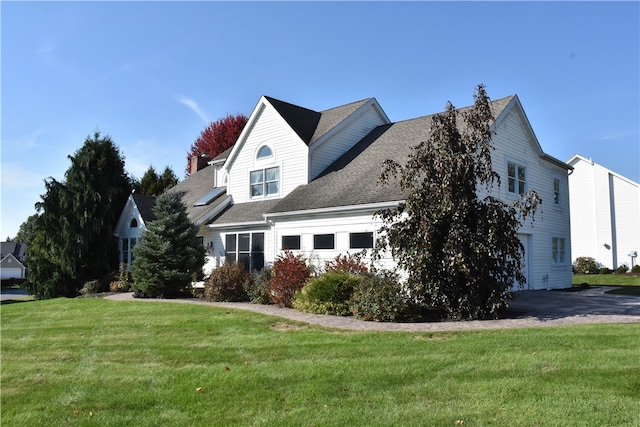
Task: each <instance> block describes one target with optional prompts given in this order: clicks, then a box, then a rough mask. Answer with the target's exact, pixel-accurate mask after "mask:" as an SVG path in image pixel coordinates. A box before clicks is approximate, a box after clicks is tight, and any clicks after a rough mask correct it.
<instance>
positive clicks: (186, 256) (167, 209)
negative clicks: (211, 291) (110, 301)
mask: <svg viewBox="0 0 640 427" xmlns="http://www.w3.org/2000/svg"><path fill="white" fill-rule="evenodd" d="M154 213H155V216H156V219H155V220H154V221H153V222H152V223H150V224H149V225H148V227H147V229H146V230H145V231H143V232H142V239H141V241H140V242H139V243H138V244H137V245H136V246H135V247H134V249H133V255H134V260H133V263H132V267H131V275H132V277H133V281H134V284H133V288H134V290H135V293H136V295H137V296H140V297H159V298H163V297H172V296H176V295H180V294H182V293H185V292H186V291H188V289H189V287H190V285H191V282H192V280H193V277H194V276H195V275H198V274H199V273H200V272H201V270H202V266H203V265H204V261H205V258H204V257H205V249H204V246H202V244H201V243H200V242H199V241H198V239H197V234H198V227H197V226H195V225H193V224H192V223H191V222H190V221H189V218H188V217H187V208H186V206H185V205H184V203H182V200H181V197H180V194H179V193H175V192H167V193H164V194H163V195H161V196H160V197H158V199H157V202H156V206H155V207H154Z"/></svg>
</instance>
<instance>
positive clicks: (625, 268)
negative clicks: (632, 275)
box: [616, 264, 629, 274]
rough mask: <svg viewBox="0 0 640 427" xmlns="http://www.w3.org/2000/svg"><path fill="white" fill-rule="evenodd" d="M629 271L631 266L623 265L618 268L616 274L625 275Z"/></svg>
mask: <svg viewBox="0 0 640 427" xmlns="http://www.w3.org/2000/svg"><path fill="white" fill-rule="evenodd" d="M627 271H629V266H628V265H627V264H622V265H620V266H618V268H616V274H624V273H626V272H627Z"/></svg>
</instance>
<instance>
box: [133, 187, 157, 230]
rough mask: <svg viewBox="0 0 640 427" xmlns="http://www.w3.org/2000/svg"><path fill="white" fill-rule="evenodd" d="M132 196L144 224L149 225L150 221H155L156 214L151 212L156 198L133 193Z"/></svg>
mask: <svg viewBox="0 0 640 427" xmlns="http://www.w3.org/2000/svg"><path fill="white" fill-rule="evenodd" d="M132 196H133V201H134V202H135V203H136V206H137V207H138V211H139V212H140V216H142V219H143V220H144V222H145V223H147V224H149V223H150V222H151V221H153V220H155V219H156V214H155V213H154V212H153V208H154V207H155V206H156V198H155V197H153V196H145V195H144V194H136V193H133V195H132Z"/></svg>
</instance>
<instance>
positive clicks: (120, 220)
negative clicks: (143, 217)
mask: <svg viewBox="0 0 640 427" xmlns="http://www.w3.org/2000/svg"><path fill="white" fill-rule="evenodd" d="M132 206H133V207H136V202H135V201H134V200H133V193H131V194H129V197H128V198H127V203H125V204H124V207H123V208H122V211H120V216H119V217H118V221H117V222H116V225H115V227H114V228H113V235H114V236H116V237H118V232H117V231H118V230H119V229H120V227H121V226H122V223H123V221H124V218H125V216H129V215H125V213H129V212H130V211H131V209H132Z"/></svg>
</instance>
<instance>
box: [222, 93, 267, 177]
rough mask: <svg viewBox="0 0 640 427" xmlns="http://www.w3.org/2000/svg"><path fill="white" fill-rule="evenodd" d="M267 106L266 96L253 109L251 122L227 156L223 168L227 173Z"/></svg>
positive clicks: (248, 122) (248, 121)
mask: <svg viewBox="0 0 640 427" xmlns="http://www.w3.org/2000/svg"><path fill="white" fill-rule="evenodd" d="M266 105H267V100H266V99H265V97H264V96H261V97H260V100H259V101H258V104H257V105H256V106H255V108H254V109H253V112H252V113H251V116H250V117H249V120H247V124H246V125H245V126H244V129H242V132H240V136H238V139H237V140H236V143H235V144H234V145H233V148H232V149H231V152H230V153H229V156H227V158H226V160H225V161H224V166H223V168H224V169H225V170H226V171H227V172H229V169H230V168H231V164H232V163H233V160H234V159H235V158H236V156H237V155H238V152H239V151H240V150H241V149H242V146H243V145H244V142H245V141H246V139H247V137H248V136H249V134H250V133H251V131H252V130H253V127H254V126H255V124H256V122H257V121H258V117H259V116H260V114H261V113H262V111H263V110H264V108H265V106H266Z"/></svg>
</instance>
